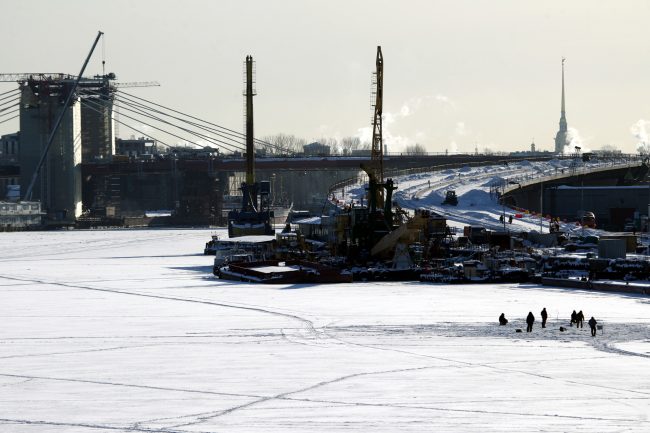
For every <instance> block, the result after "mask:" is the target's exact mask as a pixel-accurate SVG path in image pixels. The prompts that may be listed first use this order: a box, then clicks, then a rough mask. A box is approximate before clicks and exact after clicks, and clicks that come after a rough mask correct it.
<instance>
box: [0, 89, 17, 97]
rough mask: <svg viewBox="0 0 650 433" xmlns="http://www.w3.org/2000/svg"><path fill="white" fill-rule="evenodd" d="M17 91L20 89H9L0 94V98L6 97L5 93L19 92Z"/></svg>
mask: <svg viewBox="0 0 650 433" xmlns="http://www.w3.org/2000/svg"><path fill="white" fill-rule="evenodd" d="M19 91H20V89H11V90H7V91H6V92H2V93H0V96H2V95H6V94H7V93H12V92H19Z"/></svg>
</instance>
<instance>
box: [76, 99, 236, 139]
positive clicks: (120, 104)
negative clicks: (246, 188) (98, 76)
mask: <svg viewBox="0 0 650 433" xmlns="http://www.w3.org/2000/svg"><path fill="white" fill-rule="evenodd" d="M84 101H93V102H94V103H95V104H101V105H102V106H104V107H105V104H104V103H103V102H102V100H101V99H93V98H85V99H84ZM116 107H117V108H119V109H121V110H127V111H129V112H132V113H135V114H138V115H140V116H144V117H147V118H150V119H152V120H155V121H157V122H161V123H163V124H166V125H169V126H172V127H174V128H176V129H180V130H181V131H184V132H186V133H188V134H191V135H194V136H196V137H198V138H201V139H203V140H206V141H208V142H209V143H211V144H213V145H215V146H217V147H218V148H219V147H225V148H227V150H229V151H242V150H243V145H242V144H240V146H239V147H237V146H234V145H232V144H229V143H225V142H222V141H221V140H218V139H214V138H213V137H210V136H207V135H205V134H201V133H198V132H196V131H192V130H190V129H187V128H184V127H182V126H178V125H176V124H174V123H172V122H169V121H167V120H165V119H162V118H160V117H157V116H154V115H152V114H150V113H147V112H145V111H143V110H140V109H131V108H127V107H125V106H124V105H122V103H121V102H119V104H117V105H116ZM125 117H129V118H131V119H133V120H137V121H140V119H135V118H132V117H130V116H126V115H125ZM149 126H152V127H154V126H153V125H149ZM161 131H164V130H161ZM166 132H167V133H169V132H168V131H166ZM169 134H170V135H173V134H171V133H169ZM177 137H178V136H177ZM183 139H184V140H186V141H188V142H191V141H190V140H187V139H185V138H183ZM193 144H196V145H197V146H200V147H202V148H205V147H209V146H205V145H201V144H199V143H193Z"/></svg>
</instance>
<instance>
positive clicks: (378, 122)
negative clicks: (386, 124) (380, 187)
mask: <svg viewBox="0 0 650 433" xmlns="http://www.w3.org/2000/svg"><path fill="white" fill-rule="evenodd" d="M375 65H376V70H375V94H374V99H375V104H374V115H373V118H372V151H371V154H370V159H371V162H372V170H373V171H374V172H375V177H376V178H377V181H379V182H383V181H384V143H383V140H382V113H383V102H384V57H383V55H382V53H381V46H378V47H377V59H376V61H375Z"/></svg>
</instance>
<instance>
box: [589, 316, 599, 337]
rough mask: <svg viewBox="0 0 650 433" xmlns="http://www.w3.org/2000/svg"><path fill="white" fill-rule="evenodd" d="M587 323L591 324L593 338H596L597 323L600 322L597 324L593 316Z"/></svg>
mask: <svg viewBox="0 0 650 433" xmlns="http://www.w3.org/2000/svg"><path fill="white" fill-rule="evenodd" d="M587 323H588V324H589V327H590V328H591V336H592V337H595V336H596V323H598V322H596V319H594V316H591V319H589V322H587Z"/></svg>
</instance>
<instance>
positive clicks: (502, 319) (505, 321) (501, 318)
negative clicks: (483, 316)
mask: <svg viewBox="0 0 650 433" xmlns="http://www.w3.org/2000/svg"><path fill="white" fill-rule="evenodd" d="M507 324H508V319H506V315H505V314H504V313H501V315H500V316H499V325H500V326H504V325H507Z"/></svg>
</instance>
